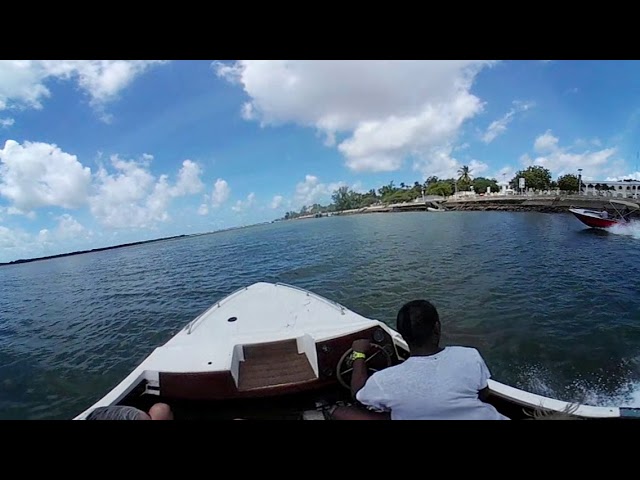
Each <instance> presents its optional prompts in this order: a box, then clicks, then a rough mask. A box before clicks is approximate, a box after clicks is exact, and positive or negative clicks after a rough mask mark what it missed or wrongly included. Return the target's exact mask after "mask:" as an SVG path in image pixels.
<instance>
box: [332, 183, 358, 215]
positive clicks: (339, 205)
mask: <svg viewBox="0 0 640 480" xmlns="http://www.w3.org/2000/svg"><path fill="white" fill-rule="evenodd" d="M331 199H332V200H333V204H334V205H335V206H336V210H338V211H340V210H351V209H352V208H353V207H352V203H353V195H351V191H350V190H349V187H340V188H338V189H337V190H336V191H335V192H333V195H332V196H331Z"/></svg>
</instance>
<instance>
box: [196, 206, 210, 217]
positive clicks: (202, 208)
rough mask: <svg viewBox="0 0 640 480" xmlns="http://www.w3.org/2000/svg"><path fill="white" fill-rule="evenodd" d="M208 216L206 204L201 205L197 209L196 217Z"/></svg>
mask: <svg viewBox="0 0 640 480" xmlns="http://www.w3.org/2000/svg"><path fill="white" fill-rule="evenodd" d="M208 214H209V205H207V204H206V203H201V204H200V206H199V207H198V215H208Z"/></svg>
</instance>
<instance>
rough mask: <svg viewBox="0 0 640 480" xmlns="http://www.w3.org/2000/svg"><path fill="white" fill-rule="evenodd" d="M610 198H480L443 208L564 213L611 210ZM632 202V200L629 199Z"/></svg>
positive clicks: (447, 204) (453, 202) (463, 200)
mask: <svg viewBox="0 0 640 480" xmlns="http://www.w3.org/2000/svg"><path fill="white" fill-rule="evenodd" d="M609 200H610V199H609V198H607V197H602V198H585V197H577V196H576V197H511V198H505V197H480V198H474V199H470V198H469V199H456V200H447V201H445V202H443V203H442V206H443V207H444V208H446V209H447V210H452V211H465V210H467V211H468V210H477V211H509V212H543V213H563V212H567V211H568V210H569V208H571V207H576V208H589V209H593V210H602V209H603V208H607V209H611V204H610V203H609ZM627 200H631V201H633V200H632V199H627Z"/></svg>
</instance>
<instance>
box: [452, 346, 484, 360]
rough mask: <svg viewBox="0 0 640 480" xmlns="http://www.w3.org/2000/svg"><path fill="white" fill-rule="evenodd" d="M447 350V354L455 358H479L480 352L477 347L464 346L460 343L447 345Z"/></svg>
mask: <svg viewBox="0 0 640 480" xmlns="http://www.w3.org/2000/svg"><path fill="white" fill-rule="evenodd" d="M447 350H449V354H450V355H453V356H455V357H456V358H467V359H475V360H477V359H478V358H481V355H480V352H479V351H478V349H477V348H474V347H465V346H462V345H454V346H451V347H447Z"/></svg>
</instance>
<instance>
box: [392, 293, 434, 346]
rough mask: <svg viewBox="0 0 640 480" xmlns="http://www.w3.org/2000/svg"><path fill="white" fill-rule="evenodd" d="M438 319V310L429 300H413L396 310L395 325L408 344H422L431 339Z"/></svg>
mask: <svg viewBox="0 0 640 480" xmlns="http://www.w3.org/2000/svg"><path fill="white" fill-rule="evenodd" d="M439 321H440V316H439V315H438V310H436V307H434V306H433V304H432V303H431V302H428V301H427V300H413V301H411V302H408V303H406V304H404V305H403V306H402V308H401V309H400V311H399V312H398V317H397V319H396V327H397V329H398V333H400V335H402V338H404V340H405V341H406V342H407V343H408V344H410V345H416V346H422V345H425V344H426V343H428V342H429V340H431V338H432V336H433V330H434V327H435V325H436V323H438V322H439Z"/></svg>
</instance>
